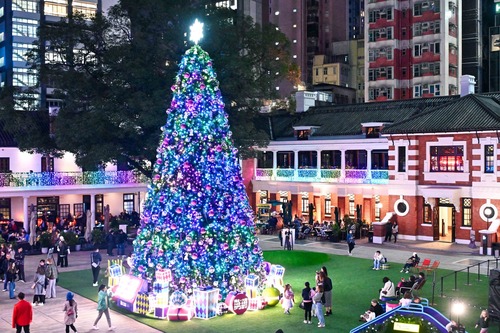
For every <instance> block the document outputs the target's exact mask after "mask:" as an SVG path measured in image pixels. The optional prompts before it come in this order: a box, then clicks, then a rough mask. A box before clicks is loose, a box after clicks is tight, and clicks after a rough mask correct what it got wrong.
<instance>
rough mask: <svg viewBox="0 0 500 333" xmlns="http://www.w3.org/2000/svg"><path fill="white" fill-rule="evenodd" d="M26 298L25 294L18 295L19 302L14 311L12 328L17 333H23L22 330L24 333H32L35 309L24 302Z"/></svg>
mask: <svg viewBox="0 0 500 333" xmlns="http://www.w3.org/2000/svg"><path fill="white" fill-rule="evenodd" d="M24 297H25V295H24V293H23V292H20V293H19V294H17V298H18V299H19V302H17V303H16V305H14V309H13V310H12V328H15V329H16V333H21V330H22V329H24V333H30V324H31V321H32V320H33V307H32V306H31V304H30V303H29V302H27V301H25V300H24Z"/></svg>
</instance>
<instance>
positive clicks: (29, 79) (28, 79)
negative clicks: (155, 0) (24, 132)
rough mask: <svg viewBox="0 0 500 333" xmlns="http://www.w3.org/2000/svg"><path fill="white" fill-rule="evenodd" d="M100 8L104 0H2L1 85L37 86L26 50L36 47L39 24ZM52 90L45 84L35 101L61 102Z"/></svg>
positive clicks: (0, 6)
mask: <svg viewBox="0 0 500 333" xmlns="http://www.w3.org/2000/svg"><path fill="white" fill-rule="evenodd" d="M107 3H108V4H111V1H107ZM115 3H116V0H115ZM100 10H102V0H0V88H1V87H6V86H8V87H17V88H28V87H34V86H36V84H37V73H36V72H35V71H34V70H32V69H29V68H28V65H27V56H26V53H27V52H28V51H30V50H31V49H32V48H33V47H34V45H33V43H34V42H35V41H37V39H38V36H37V29H38V28H39V27H40V26H43V25H46V24H50V23H53V22H57V21H59V20H60V19H61V18H64V17H67V16H68V14H69V13H75V12H81V13H83V14H85V15H87V16H92V15H95V13H96V12H97V11H100ZM46 56H50V53H46ZM49 91H50V89H49V88H46V87H42V88H41V89H39V90H38V91H37V93H35V94H34V95H33V96H32V97H33V100H34V101H37V102H38V103H40V104H39V105H42V106H43V105H45V106H46V107H47V109H49V108H50V107H51V106H55V105H57V104H58V103H60V101H58V100H54V99H51V98H50V93H48V92H49ZM20 107H23V105H20Z"/></svg>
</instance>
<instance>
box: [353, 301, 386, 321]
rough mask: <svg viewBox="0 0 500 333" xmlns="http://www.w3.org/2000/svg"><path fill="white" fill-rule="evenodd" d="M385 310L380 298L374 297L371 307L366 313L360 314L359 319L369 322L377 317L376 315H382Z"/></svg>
mask: <svg viewBox="0 0 500 333" xmlns="http://www.w3.org/2000/svg"><path fill="white" fill-rule="evenodd" d="M384 312H385V311H384V308H383V307H382V305H380V303H379V302H378V300H377V299H372V301H371V305H370V308H369V309H368V310H367V311H366V312H365V313H363V314H362V315H360V316H359V321H365V322H368V321H370V320H373V319H375V317H377V316H380V315H381V314H383V313H384Z"/></svg>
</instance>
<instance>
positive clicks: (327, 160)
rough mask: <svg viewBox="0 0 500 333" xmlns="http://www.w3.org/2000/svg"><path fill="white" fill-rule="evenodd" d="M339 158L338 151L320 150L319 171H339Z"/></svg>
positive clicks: (340, 154)
mask: <svg viewBox="0 0 500 333" xmlns="http://www.w3.org/2000/svg"><path fill="white" fill-rule="evenodd" d="M341 156H342V153H341V152H340V150H322V151H321V169H340V165H341V160H342V158H341Z"/></svg>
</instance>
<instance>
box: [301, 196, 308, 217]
mask: <svg viewBox="0 0 500 333" xmlns="http://www.w3.org/2000/svg"><path fill="white" fill-rule="evenodd" d="M302 214H309V195H307V196H306V195H303V196H302Z"/></svg>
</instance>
